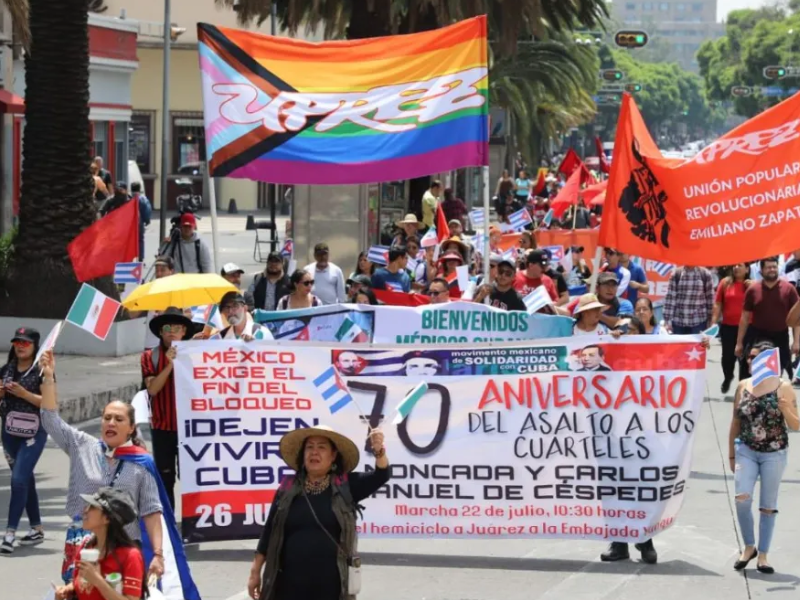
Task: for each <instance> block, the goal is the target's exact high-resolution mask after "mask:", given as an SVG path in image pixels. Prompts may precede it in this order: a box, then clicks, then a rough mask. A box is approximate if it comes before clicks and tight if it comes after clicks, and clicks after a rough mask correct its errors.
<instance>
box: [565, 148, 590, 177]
mask: <svg viewBox="0 0 800 600" xmlns="http://www.w3.org/2000/svg"><path fill="white" fill-rule="evenodd" d="M578 169H580V171H581V183H586V184H591V183H594V177H592V174H591V173H590V172H589V169H587V168H586V165H585V164H583V161H582V160H581V157H580V156H578V153H577V152H575V150H573V149H572V148H570V149H569V150H567V153H566V154H565V155H564V160H562V161H561V164H560V165H559V166H558V172H559V173H561V174H563V175H564V177H567V178H569V177H571V176H572V174H573V173H574V172H575V171H576V170H578Z"/></svg>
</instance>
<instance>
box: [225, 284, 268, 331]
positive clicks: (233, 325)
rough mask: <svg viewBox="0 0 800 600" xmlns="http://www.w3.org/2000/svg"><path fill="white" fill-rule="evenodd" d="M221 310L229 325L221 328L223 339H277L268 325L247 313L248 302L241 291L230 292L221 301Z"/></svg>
mask: <svg viewBox="0 0 800 600" xmlns="http://www.w3.org/2000/svg"><path fill="white" fill-rule="evenodd" d="M219 312H220V313H221V314H222V315H223V316H224V317H225V318H226V319H227V321H228V323H229V325H228V327H225V328H224V329H222V330H220V332H219V334H218V335H219V337H220V338H222V339H223V340H244V341H245V342H250V341H252V340H272V339H275V338H274V337H273V336H272V333H271V332H270V330H269V329H267V328H266V327H263V326H262V325H259V324H258V323H256V322H254V321H253V319H252V318H251V317H250V316H249V315H248V314H247V304H246V303H245V301H244V296H242V294H240V293H239V292H228V293H227V294H225V295H224V296H223V297H222V300H220V303H219Z"/></svg>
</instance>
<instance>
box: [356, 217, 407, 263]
mask: <svg viewBox="0 0 800 600" xmlns="http://www.w3.org/2000/svg"><path fill="white" fill-rule="evenodd" d="M395 225H397V227H399V228H400V231H399V232H398V233H397V235H396V236H394V239H393V240H392V246H405V244H406V240H407V239H408V238H409V237H411V236H412V235H417V233H419V228H420V226H421V225H422V223H420V222H419V221H418V220H417V215H415V214H414V213H408V214H407V215H406V216H405V217H404V218H403V220H402V221H396V222H395ZM364 256H366V252H365V253H364ZM360 259H361V256H359V260H360ZM359 266H360V264H359Z"/></svg>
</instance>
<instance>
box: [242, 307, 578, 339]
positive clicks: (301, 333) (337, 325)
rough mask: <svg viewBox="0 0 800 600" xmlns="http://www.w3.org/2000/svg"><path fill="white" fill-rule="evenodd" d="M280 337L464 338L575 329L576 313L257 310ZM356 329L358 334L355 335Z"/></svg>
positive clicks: (465, 309)
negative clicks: (571, 316)
mask: <svg viewBox="0 0 800 600" xmlns="http://www.w3.org/2000/svg"><path fill="white" fill-rule="evenodd" d="M255 319H256V320H257V321H258V322H260V323H262V324H263V325H265V326H266V327H268V328H269V329H270V331H271V332H272V335H273V337H274V338H275V339H276V340H297V341H312V342H342V341H351V340H352V341H354V342H356V343H358V342H373V343H375V344H415V345H419V344H421V345H430V344H436V345H441V344H464V343H468V342H508V341H513V340H538V339H543V338H552V337H561V336H568V335H572V323H573V321H572V319H570V318H569V317H562V316H552V315H538V314H534V315H529V314H528V313H526V312H525V311H507V310H501V309H499V308H493V307H490V306H486V305H484V304H475V303H473V302H450V303H447V304H435V305H434V304H431V305H427V306H418V307H416V308H410V307H407V306H369V305H355V304H336V305H331V306H319V307H316V308H307V309H302V310H291V311H280V312H267V311H263V310H257V311H255ZM354 335H355V336H356V337H354Z"/></svg>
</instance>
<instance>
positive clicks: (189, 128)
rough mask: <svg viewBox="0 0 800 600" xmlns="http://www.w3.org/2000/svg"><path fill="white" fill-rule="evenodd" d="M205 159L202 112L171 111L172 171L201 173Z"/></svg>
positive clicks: (191, 173) (181, 173) (182, 173)
mask: <svg viewBox="0 0 800 600" xmlns="http://www.w3.org/2000/svg"><path fill="white" fill-rule="evenodd" d="M205 159H206V130H205V127H204V126H203V113H201V112H186V113H172V169H171V172H172V173H177V174H180V175H201V174H202V163H203V162H205Z"/></svg>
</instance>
